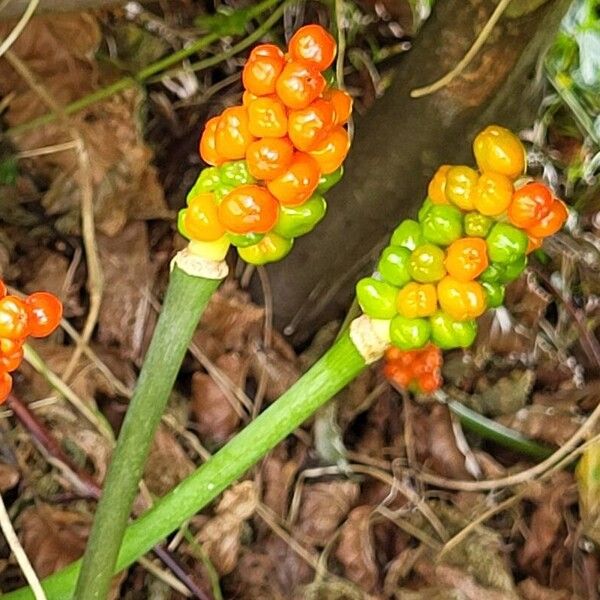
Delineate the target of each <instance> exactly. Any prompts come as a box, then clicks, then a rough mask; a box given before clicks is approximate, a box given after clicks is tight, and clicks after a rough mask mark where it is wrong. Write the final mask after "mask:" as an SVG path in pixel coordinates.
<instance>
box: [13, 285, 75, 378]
mask: <svg viewBox="0 0 600 600" xmlns="http://www.w3.org/2000/svg"><path fill="white" fill-rule="evenodd" d="M25 304H26V305H27V311H28V313H29V334H30V335H32V336H33V337H46V336H47V335H50V334H51V333H52V332H53V331H54V330H55V329H56V328H57V327H58V326H59V325H60V320H61V319H62V313H63V306H62V302H61V301H60V300H59V299H58V298H57V297H56V296H55V295H54V294H50V293H49V292H35V293H33V294H30V295H29V296H27V298H26V299H25ZM12 354H14V353H12ZM10 370H11V369H7V371H10Z"/></svg>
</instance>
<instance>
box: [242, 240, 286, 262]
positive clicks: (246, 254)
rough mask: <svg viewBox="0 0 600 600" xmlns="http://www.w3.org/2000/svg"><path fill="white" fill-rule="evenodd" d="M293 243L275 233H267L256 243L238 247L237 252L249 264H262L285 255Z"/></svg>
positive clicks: (274, 260)
mask: <svg viewBox="0 0 600 600" xmlns="http://www.w3.org/2000/svg"><path fill="white" fill-rule="evenodd" d="M293 245H294V240H287V239H285V238H283V237H281V236H279V235H277V234H275V233H267V234H266V235H265V236H264V237H263V239H262V240H261V241H260V242H258V244H254V246H246V247H245V248H238V254H239V255H240V257H241V258H243V259H244V260H245V261H246V262H247V263H249V264H251V265H264V264H267V263H271V262H277V261H278V260H281V259H282V258H284V257H285V256H287V255H288V254H289V252H290V250H291V249H292V246H293Z"/></svg>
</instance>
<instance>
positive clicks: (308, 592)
mask: <svg viewBox="0 0 600 600" xmlns="http://www.w3.org/2000/svg"><path fill="white" fill-rule="evenodd" d="M367 598H368V596H367V595H366V594H365V593H364V591H363V590H362V589H361V588H359V587H356V586H354V585H352V584H351V583H350V582H349V581H343V580H337V581H315V582H314V583H311V584H310V585H306V586H302V587H301V588H299V589H298V590H296V592H295V593H294V595H293V596H292V599H291V600H367Z"/></svg>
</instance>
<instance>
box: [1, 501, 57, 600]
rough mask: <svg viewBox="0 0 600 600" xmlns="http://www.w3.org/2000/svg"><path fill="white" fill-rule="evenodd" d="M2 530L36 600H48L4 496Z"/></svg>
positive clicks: (2, 502)
mask: <svg viewBox="0 0 600 600" xmlns="http://www.w3.org/2000/svg"><path fill="white" fill-rule="evenodd" d="M0 528H1V529H2V533H3V534H4V537H5V539H6V542H7V543H8V545H9V547H10V549H11V550H12V553H13V554H14V555H15V558H16V559H17V562H18V563H19V567H20V568H21V571H22V572H23V575H24V576H25V579H26V580H27V583H28V584H29V585H30V587H31V591H32V592H33V595H34V596H35V599H36V600H46V594H45V593H44V590H43V589H42V586H41V584H40V580H39V579H38V576H37V575H36V573H35V571H34V570H33V567H32V566H31V563H30V562H29V558H27V554H25V550H23V546H21V542H19V538H18V537H17V534H16V533H15V530H14V527H13V526H12V523H11V521H10V517H9V516H8V512H7V511H6V506H5V504H4V499H3V498H2V495H0Z"/></svg>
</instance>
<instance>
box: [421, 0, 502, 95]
mask: <svg viewBox="0 0 600 600" xmlns="http://www.w3.org/2000/svg"><path fill="white" fill-rule="evenodd" d="M511 2H512V0H500V2H499V3H498V6H496V8H495V9H494V12H493V13H492V16H491V17H490V18H489V20H488V22H487V23H486V24H485V26H484V28H483V29H482V30H481V33H480V34H479V35H478V36H477V39H476V40H475V42H474V43H473V45H472V46H471V47H470V48H469V50H468V52H467V53H466V54H465V55H464V56H463V57H462V59H461V61H460V62H459V63H458V64H457V65H456V66H455V67H454V68H453V69H452V70H451V71H449V72H448V73H446V74H445V75H444V76H443V77H442V78H440V79H438V80H437V81H434V82H433V83H431V84H429V85H426V86H424V87H420V88H415V89H414V90H412V91H411V92H410V96H411V98H421V97H423V96H427V95H428V94H433V93H434V92H437V91H438V90H441V89H442V88H443V87H445V86H447V85H448V84H449V83H450V82H451V81H452V80H453V79H454V78H455V77H457V76H458V75H460V74H461V73H462V72H463V71H464V69H465V68H466V67H467V66H468V65H469V63H470V62H471V61H472V60H473V58H474V57H475V55H476V54H477V53H478V52H479V51H480V50H481V48H482V46H483V45H484V44H485V42H486V41H487V39H488V37H489V35H490V33H492V29H494V27H495V26H496V24H497V23H498V21H499V20H500V17H501V16H502V14H503V13H504V11H505V10H506V9H507V8H508V5H509V4H510V3H511Z"/></svg>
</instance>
